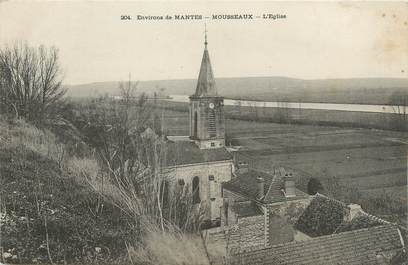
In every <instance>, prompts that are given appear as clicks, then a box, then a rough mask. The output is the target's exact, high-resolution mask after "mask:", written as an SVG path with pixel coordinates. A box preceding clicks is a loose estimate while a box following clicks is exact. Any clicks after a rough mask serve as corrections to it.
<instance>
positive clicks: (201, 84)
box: [190, 30, 225, 149]
mask: <svg viewBox="0 0 408 265" xmlns="http://www.w3.org/2000/svg"><path fill="white" fill-rule="evenodd" d="M207 45H208V42H207V30H206V31H205V42H204V54H203V58H202V60H201V67H200V73H199V75H198V80H197V87H196V91H195V93H194V95H192V96H190V138H191V139H192V140H194V141H195V143H196V144H197V145H198V147H199V148H200V149H214V148H220V147H224V146H225V118H224V98H223V97H221V96H218V93H217V88H216V85H215V80H214V74H213V71H212V67H211V62H210V56H209V54H208V49H207Z"/></svg>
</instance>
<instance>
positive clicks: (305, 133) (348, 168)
mask: <svg viewBox="0 0 408 265" xmlns="http://www.w3.org/2000/svg"><path fill="white" fill-rule="evenodd" d="M165 115H166V116H165V117H166V118H165V126H166V129H167V130H168V132H169V133H170V134H172V135H188V114H187V113H183V112H176V111H166V113H165ZM226 130H227V133H228V135H229V137H230V138H231V139H232V141H233V144H234V145H237V146H241V149H240V152H239V154H240V159H242V160H247V161H248V162H250V164H251V165H252V166H254V167H257V168H260V169H264V170H271V169H272V168H273V167H274V165H282V166H286V167H289V168H292V169H294V170H296V171H298V172H300V173H304V174H305V175H308V176H313V177H316V178H321V179H323V178H325V177H328V176H336V177H338V178H339V179H341V180H342V181H343V182H344V183H346V184H347V185H351V186H356V187H358V189H359V190H360V191H361V193H362V195H363V196H366V197H368V196H369V195H375V194H376V193H378V192H382V191H383V190H385V191H386V192H392V193H393V194H396V195H397V196H398V197H399V198H400V199H402V200H403V201H404V202H406V201H407V150H408V148H407V147H408V146H407V143H408V140H407V139H408V133H402V132H392V131H382V130H369V129H349V128H345V129H343V128H338V127H328V126H309V125H293V124H277V123H263V122H251V121H242V120H227V121H226Z"/></svg>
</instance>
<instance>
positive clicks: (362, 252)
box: [230, 225, 403, 265]
mask: <svg viewBox="0 0 408 265" xmlns="http://www.w3.org/2000/svg"><path fill="white" fill-rule="evenodd" d="M402 248H403V245H402V242H401V239H400V236H399V231H398V228H397V227H396V226H392V225H385V226H375V227H370V228H364V229H359V230H354V231H348V232H343V233H338V234H332V235H327V236H321V237H316V238H312V239H309V240H305V241H294V242H290V243H285V244H279V245H275V246H272V247H270V248H262V249H258V250H252V249H248V250H246V251H245V250H244V251H243V252H240V251H239V250H238V249H237V250H232V259H231V262H230V263H231V264H232V265H234V264H240V265H244V264H253V265H264V264H287V265H289V264H290V265H309V264H310V265H326V264H348V265H361V264H383V263H381V262H380V261H379V255H382V254H385V255H386V254H388V252H390V251H396V250H401V249H402Z"/></svg>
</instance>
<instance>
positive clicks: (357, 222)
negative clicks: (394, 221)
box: [335, 214, 384, 233]
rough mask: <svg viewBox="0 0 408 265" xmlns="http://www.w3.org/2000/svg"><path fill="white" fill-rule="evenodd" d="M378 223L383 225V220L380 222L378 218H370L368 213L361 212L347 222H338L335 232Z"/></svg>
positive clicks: (367, 226)
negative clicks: (361, 213)
mask: <svg viewBox="0 0 408 265" xmlns="http://www.w3.org/2000/svg"><path fill="white" fill-rule="evenodd" d="M380 225H384V222H382V221H381V220H379V219H374V218H371V217H370V216H369V215H366V214H363V215H359V216H356V217H354V218H353V220H351V221H349V222H343V223H342V224H340V226H339V227H338V228H337V229H336V231H335V233H341V232H346V231H352V230H357V229H362V228H369V227H373V226H380Z"/></svg>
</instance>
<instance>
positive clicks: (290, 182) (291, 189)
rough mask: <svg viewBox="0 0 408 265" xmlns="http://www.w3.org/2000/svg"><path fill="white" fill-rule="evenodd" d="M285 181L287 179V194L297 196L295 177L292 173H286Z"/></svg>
mask: <svg viewBox="0 0 408 265" xmlns="http://www.w3.org/2000/svg"><path fill="white" fill-rule="evenodd" d="M284 181H285V196H286V197H295V196H296V192H295V179H294V178H293V176H292V173H289V175H288V174H286V175H285V178H284Z"/></svg>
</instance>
